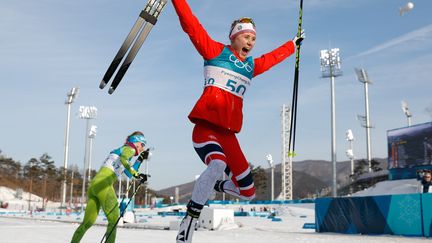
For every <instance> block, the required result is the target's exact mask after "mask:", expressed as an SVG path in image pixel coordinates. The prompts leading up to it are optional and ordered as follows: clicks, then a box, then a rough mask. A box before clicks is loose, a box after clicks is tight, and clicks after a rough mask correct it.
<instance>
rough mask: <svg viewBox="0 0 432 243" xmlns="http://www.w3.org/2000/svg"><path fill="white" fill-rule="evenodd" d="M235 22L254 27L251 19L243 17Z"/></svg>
mask: <svg viewBox="0 0 432 243" xmlns="http://www.w3.org/2000/svg"><path fill="white" fill-rule="evenodd" d="M236 22H237V23H250V24H252V25H253V26H254V27H255V22H254V21H253V19H252V18H248V17H243V18H240V19H238V20H236ZM237 23H236V24H237Z"/></svg>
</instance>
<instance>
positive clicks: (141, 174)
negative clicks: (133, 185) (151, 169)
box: [135, 173, 150, 183]
mask: <svg viewBox="0 0 432 243" xmlns="http://www.w3.org/2000/svg"><path fill="white" fill-rule="evenodd" d="M148 177H150V175H146V174H143V173H140V174H138V176H135V178H136V179H138V180H140V182H141V183H144V182H146V181H147V178H148Z"/></svg>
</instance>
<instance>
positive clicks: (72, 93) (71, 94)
mask: <svg viewBox="0 0 432 243" xmlns="http://www.w3.org/2000/svg"><path fill="white" fill-rule="evenodd" d="M78 91H79V88H77V87H73V88H72V89H71V91H70V92H69V93H67V99H66V101H65V104H66V106H67V117H66V136H65V151H64V163H63V169H64V171H63V183H62V199H61V206H60V208H62V207H63V206H64V205H65V204H66V178H67V167H68V160H69V129H70V111H71V105H72V103H73V102H74V100H75V98H76V97H77V96H78Z"/></svg>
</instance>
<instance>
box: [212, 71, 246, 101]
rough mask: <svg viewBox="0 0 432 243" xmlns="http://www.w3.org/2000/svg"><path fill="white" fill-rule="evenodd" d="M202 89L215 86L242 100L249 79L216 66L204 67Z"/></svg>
mask: <svg viewBox="0 0 432 243" xmlns="http://www.w3.org/2000/svg"><path fill="white" fill-rule="evenodd" d="M204 78H205V81H204V87H207V86H216V87H219V88H221V89H223V90H225V91H228V92H230V93H231V94H233V95H236V96H238V97H240V98H243V96H244V94H245V93H246V90H247V89H248V88H249V86H250V83H251V79H249V78H248V77H246V76H244V75H241V74H239V73H237V72H234V71H231V70H228V69H226V68H221V67H216V66H205V67H204Z"/></svg>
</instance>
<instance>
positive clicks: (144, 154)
mask: <svg viewBox="0 0 432 243" xmlns="http://www.w3.org/2000/svg"><path fill="white" fill-rule="evenodd" d="M149 155H150V149H146V150H144V151H143V152H141V153H140V155H139V156H138V160H139V161H141V162H142V161H144V160H146V159H148V158H149Z"/></svg>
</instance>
